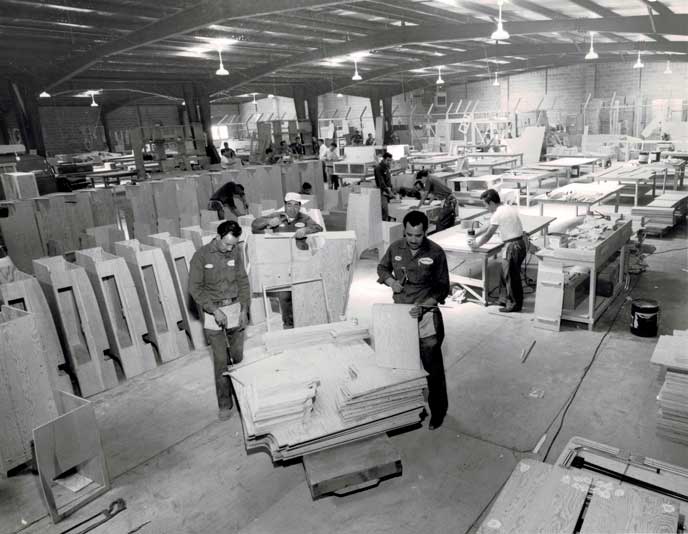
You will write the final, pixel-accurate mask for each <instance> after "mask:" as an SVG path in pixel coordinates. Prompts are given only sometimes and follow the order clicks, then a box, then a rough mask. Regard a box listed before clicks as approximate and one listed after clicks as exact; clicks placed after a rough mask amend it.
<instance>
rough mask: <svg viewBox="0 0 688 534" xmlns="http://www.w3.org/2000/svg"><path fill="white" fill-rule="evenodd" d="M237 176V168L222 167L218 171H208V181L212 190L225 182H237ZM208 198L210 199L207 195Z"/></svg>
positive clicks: (215, 189)
mask: <svg viewBox="0 0 688 534" xmlns="http://www.w3.org/2000/svg"><path fill="white" fill-rule="evenodd" d="M238 176H239V171H238V170H229V169H223V170H222V171H219V172H211V173H210V181H211V183H212V185H213V192H215V191H217V190H218V189H220V188H221V187H222V186H223V185H225V184H226V183H227V182H234V183H238V180H237V177H238ZM209 199H210V197H208V200H209ZM206 202H207V200H206Z"/></svg>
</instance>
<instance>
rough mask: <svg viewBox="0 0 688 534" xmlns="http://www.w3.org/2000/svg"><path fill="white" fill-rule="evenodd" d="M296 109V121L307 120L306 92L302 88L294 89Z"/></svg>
mask: <svg viewBox="0 0 688 534" xmlns="http://www.w3.org/2000/svg"><path fill="white" fill-rule="evenodd" d="M293 100H294V108H295V109H296V120H300V121H303V120H306V92H305V91H304V90H303V88H302V87H295V88H294V96H293Z"/></svg>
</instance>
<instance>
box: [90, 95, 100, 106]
mask: <svg viewBox="0 0 688 534" xmlns="http://www.w3.org/2000/svg"><path fill="white" fill-rule="evenodd" d="M91 107H92V108H97V107H98V103H97V102H96V98H95V96H93V93H91Z"/></svg>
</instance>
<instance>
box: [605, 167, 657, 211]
mask: <svg viewBox="0 0 688 534" xmlns="http://www.w3.org/2000/svg"><path fill="white" fill-rule="evenodd" d="M661 172H662V174H664V176H665V180H664V181H665V182H666V172H667V171H666V169H663V170H662V171H661ZM657 174H658V170H657V168H655V167H653V166H650V165H619V166H616V167H613V168H611V169H608V170H605V171H603V172H600V173H597V174H595V175H594V176H593V180H595V181H596V182H616V183H618V184H622V185H624V186H626V187H632V188H633V190H634V193H633V205H634V206H637V205H638V199H639V197H640V193H641V191H642V189H643V188H642V186H643V185H645V186H649V185H650V184H652V198H654V197H655V194H656V190H657ZM642 192H643V194H644V193H645V191H642Z"/></svg>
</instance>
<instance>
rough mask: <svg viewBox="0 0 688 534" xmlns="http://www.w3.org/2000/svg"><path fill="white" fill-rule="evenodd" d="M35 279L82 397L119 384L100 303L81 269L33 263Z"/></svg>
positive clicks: (50, 261) (58, 260) (49, 261)
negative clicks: (47, 306) (54, 321)
mask: <svg viewBox="0 0 688 534" xmlns="http://www.w3.org/2000/svg"><path fill="white" fill-rule="evenodd" d="M34 271H35V273H36V278H38V280H39V281H40V284H41V286H42V288H43V291H44V292H45V295H46V297H47V299H48V302H49V304H50V310H51V311H52V313H53V317H55V318H56V322H57V325H58V327H59V330H60V337H61V339H62V345H63V347H64V349H65V352H66V354H67V358H68V359H69V363H70V366H71V368H72V370H73V372H74V375H75V377H76V379H77V383H78V385H79V391H80V393H81V395H82V396H83V397H90V396H91V395H95V394H96V393H100V392H101V391H104V390H106V389H110V388H112V387H115V386H116V385H117V383H118V380H117V372H116V369H115V363H114V361H113V360H112V359H111V358H109V357H107V356H106V354H107V353H108V352H109V348H110V347H109V345H108V342H107V335H106V333H105V325H104V324H103V318H102V316H101V314H100V309H99V308H98V301H97V300H96V296H95V293H94V292H93V288H92V287H91V283H90V282H89V280H88V276H87V275H86V271H84V269H83V268H82V267H79V266H77V265H74V264H73V263H69V262H67V261H65V259H64V258H62V257H59V256H56V257H52V258H40V259H37V260H34Z"/></svg>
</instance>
